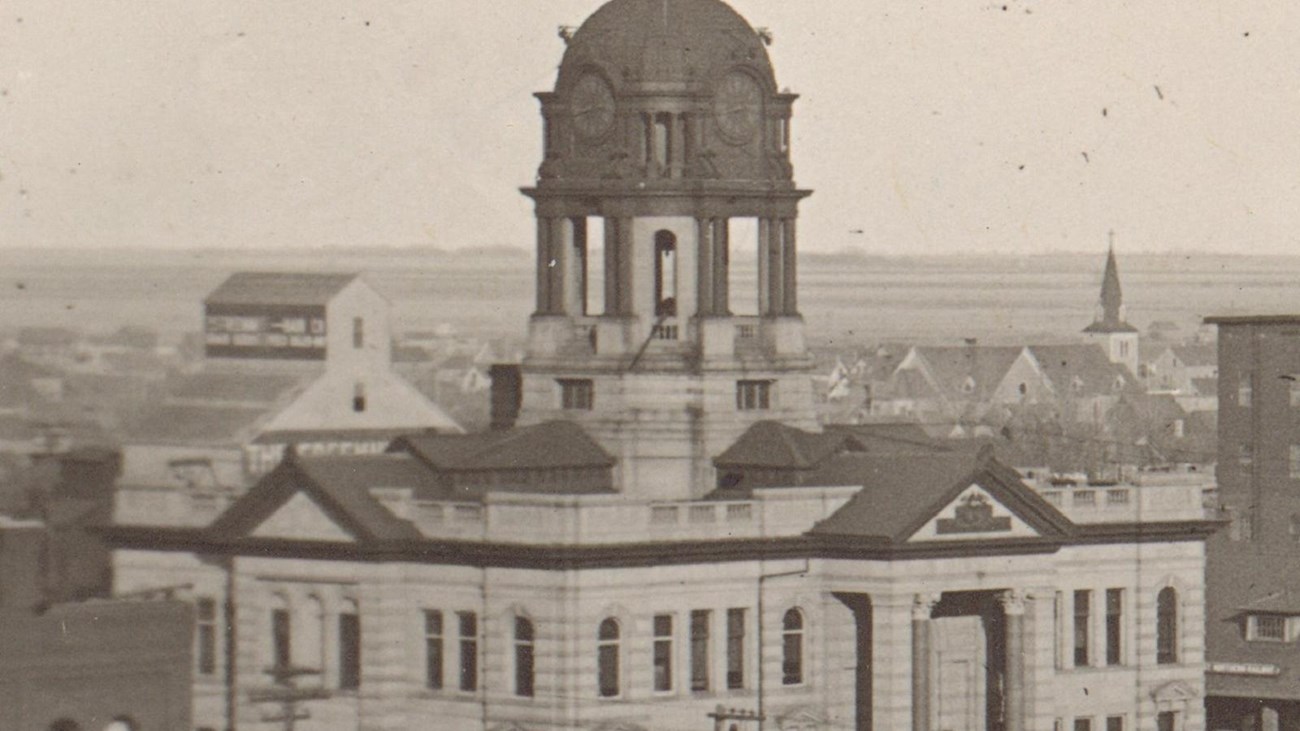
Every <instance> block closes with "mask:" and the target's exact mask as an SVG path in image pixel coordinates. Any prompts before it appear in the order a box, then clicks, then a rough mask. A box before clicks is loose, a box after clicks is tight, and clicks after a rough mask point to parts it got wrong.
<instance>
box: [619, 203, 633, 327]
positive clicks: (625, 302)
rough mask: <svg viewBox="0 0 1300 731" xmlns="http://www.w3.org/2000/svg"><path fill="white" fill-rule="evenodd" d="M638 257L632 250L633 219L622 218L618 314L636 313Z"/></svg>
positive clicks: (620, 219) (620, 224)
mask: <svg viewBox="0 0 1300 731" xmlns="http://www.w3.org/2000/svg"><path fill="white" fill-rule="evenodd" d="M635 267H636V257H635V256H634V252H633V250H632V219H631V218H630V217H627V216H621V217H619V219H618V314H620V315H630V314H632V313H633V312H635V311H636V308H635V307H633V306H632V302H633V300H632V291H633V289H634V278H635V271H636V269H635Z"/></svg>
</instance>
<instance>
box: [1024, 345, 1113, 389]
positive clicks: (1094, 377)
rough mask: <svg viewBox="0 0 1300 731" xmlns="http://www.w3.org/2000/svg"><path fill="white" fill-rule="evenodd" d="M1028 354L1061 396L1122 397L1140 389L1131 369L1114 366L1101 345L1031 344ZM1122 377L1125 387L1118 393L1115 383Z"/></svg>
mask: <svg viewBox="0 0 1300 731" xmlns="http://www.w3.org/2000/svg"><path fill="white" fill-rule="evenodd" d="M1029 352H1030V354H1031V355H1032V356H1033V357H1034V360H1036V361H1038V366H1039V368H1040V369H1041V370H1042V371H1043V374H1044V375H1046V376H1047V380H1048V381H1049V382H1050V383H1051V384H1052V388H1053V389H1054V390H1055V391H1056V394H1057V396H1059V397H1063V398H1068V397H1069V396H1071V395H1075V396H1096V395H1100V394H1119V393H1122V392H1125V391H1132V392H1136V391H1137V390H1138V388H1137V383H1136V381H1135V379H1134V376H1133V374H1132V373H1130V372H1129V370H1128V368H1126V367H1125V366H1123V365H1120V364H1119V363H1112V362H1111V361H1110V359H1109V358H1107V357H1106V352H1105V351H1103V350H1102V349H1101V346H1099V345H1097V344H1095V343H1080V344H1066V345H1031V346H1029ZM1119 378H1123V379H1124V385H1123V387H1121V388H1120V389H1118V390H1117V389H1116V388H1115V384H1116V383H1117V379H1119ZM1076 383H1077V384H1078V387H1077V388H1076V387H1075V384H1076Z"/></svg>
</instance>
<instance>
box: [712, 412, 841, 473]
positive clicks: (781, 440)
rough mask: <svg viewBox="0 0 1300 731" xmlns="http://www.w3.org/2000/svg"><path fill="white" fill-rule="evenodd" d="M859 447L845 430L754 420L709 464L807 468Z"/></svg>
mask: <svg viewBox="0 0 1300 731" xmlns="http://www.w3.org/2000/svg"><path fill="white" fill-rule="evenodd" d="M858 448H860V447H859V445H858V444H857V443H856V441H855V440H854V439H853V437H852V435H851V434H849V433H848V432H847V431H845V430H838V429H837V430H834V431H831V430H828V431H825V432H820V433H819V432H810V431H804V430H803V429H798V428H796V427H793V426H788V425H786V424H782V423H781V422H777V421H760V422H756V423H755V424H753V425H752V426H750V427H749V428H748V429H746V430H745V433H744V434H742V435H740V438H739V439H737V440H736V441H735V443H733V444H732V445H731V446H730V447H727V449H726V450H725V451H723V452H722V454H719V455H718V456H717V457H715V458H714V460H713V463H714V464H715V465H718V466H719V467H722V466H737V467H756V468H775V469H808V468H811V467H815V466H817V465H819V464H821V462H822V461H823V460H825V459H826V458H827V457H829V456H830V455H832V454H835V453H836V452H840V451H844V450H846V449H858Z"/></svg>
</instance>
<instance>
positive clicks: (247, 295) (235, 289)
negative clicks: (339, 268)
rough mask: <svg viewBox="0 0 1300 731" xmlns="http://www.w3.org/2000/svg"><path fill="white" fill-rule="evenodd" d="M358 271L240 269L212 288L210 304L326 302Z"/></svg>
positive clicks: (205, 301)
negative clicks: (317, 271)
mask: <svg viewBox="0 0 1300 731" xmlns="http://www.w3.org/2000/svg"><path fill="white" fill-rule="evenodd" d="M356 278H357V274H355V273H307V272H236V273H234V274H232V275H230V276H229V277H228V278H227V279H226V281H224V282H222V283H221V284H220V285H218V286H217V288H216V289H214V290H212V293H211V294H209V295H208V296H207V298H206V299H205V300H204V304H208V305H324V304H326V303H327V302H329V301H330V300H331V299H333V297H334V295H336V294H338V293H339V292H340V291H342V290H343V288H344V287H346V286H347V285H348V284H350V283H351V282H352V280H354V279H356Z"/></svg>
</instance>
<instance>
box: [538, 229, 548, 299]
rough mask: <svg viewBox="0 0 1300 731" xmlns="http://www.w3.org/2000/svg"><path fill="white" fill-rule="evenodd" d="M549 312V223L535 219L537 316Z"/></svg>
mask: <svg viewBox="0 0 1300 731" xmlns="http://www.w3.org/2000/svg"><path fill="white" fill-rule="evenodd" d="M550 312H551V222H550V219H546V218H541V217H538V219H537V314H539V315H548V314H550Z"/></svg>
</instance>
